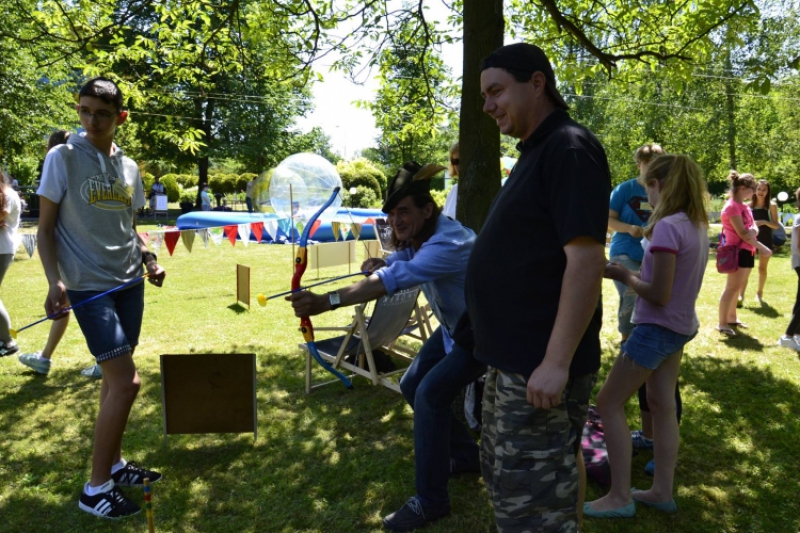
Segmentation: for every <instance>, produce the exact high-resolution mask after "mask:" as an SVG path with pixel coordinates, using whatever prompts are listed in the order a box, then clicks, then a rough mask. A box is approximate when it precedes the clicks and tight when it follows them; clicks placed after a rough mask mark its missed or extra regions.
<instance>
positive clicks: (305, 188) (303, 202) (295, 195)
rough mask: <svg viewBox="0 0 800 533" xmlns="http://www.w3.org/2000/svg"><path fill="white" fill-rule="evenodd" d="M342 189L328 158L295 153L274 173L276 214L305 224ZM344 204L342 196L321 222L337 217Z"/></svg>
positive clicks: (272, 196)
mask: <svg viewBox="0 0 800 533" xmlns="http://www.w3.org/2000/svg"><path fill="white" fill-rule="evenodd" d="M341 186H342V179H341V178H340V177H339V173H338V172H337V171H336V167H334V166H333V165H332V164H331V163H330V162H329V161H328V160H327V159H325V158H324V157H322V156H319V155H317V154H310V153H301V154H294V155H291V156H289V157H287V158H286V159H284V160H283V161H281V163H280V164H279V165H278V166H277V167H276V168H275V171H274V172H273V173H272V179H271V180H270V183H269V198H270V203H271V204H272V208H273V209H274V210H275V214H277V215H279V216H281V217H286V218H290V217H294V220H295V222H302V223H305V222H306V221H307V220H308V219H309V217H311V216H312V215H313V214H314V213H316V212H317V211H319V208H320V207H322V205H323V204H324V203H325V202H327V201H328V199H329V198H330V197H331V194H333V190H334V189H335V188H336V187H341ZM341 205H342V197H341V195H337V196H336V199H335V200H334V202H333V203H332V204H331V206H330V207H329V208H328V209H326V210H325V213H323V215H322V216H321V217H320V219H322V220H325V219H329V218H331V217H333V215H335V214H336V211H337V208H338V207H339V206H341Z"/></svg>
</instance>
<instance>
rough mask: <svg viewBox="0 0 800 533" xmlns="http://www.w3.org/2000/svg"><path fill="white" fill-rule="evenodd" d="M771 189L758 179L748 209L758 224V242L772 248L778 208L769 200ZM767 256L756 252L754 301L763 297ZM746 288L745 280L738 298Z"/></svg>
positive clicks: (742, 296)
mask: <svg viewBox="0 0 800 533" xmlns="http://www.w3.org/2000/svg"><path fill="white" fill-rule="evenodd" d="M771 198H772V190H771V189H770V186H769V182H768V181H767V180H759V181H758V185H757V186H756V193H755V194H754V195H753V197H752V198H751V199H750V211H752V212H753V220H755V222H756V225H757V226H758V237H756V238H757V239H758V242H760V243H761V244H763V245H764V246H766V247H767V248H769V249H770V250H772V248H773V246H772V230H774V229H778V208H777V206H776V205H775V203H774V202H773V201H772V200H771ZM768 264H769V257H765V256H763V255H762V254H760V253H759V254H758V292H756V302H758V303H759V304H760V303H761V299H762V298H763V297H764V284H765V283H766V282H767V265H768ZM745 290H747V282H745V286H744V288H742V294H741V296H740V300H744V291H745Z"/></svg>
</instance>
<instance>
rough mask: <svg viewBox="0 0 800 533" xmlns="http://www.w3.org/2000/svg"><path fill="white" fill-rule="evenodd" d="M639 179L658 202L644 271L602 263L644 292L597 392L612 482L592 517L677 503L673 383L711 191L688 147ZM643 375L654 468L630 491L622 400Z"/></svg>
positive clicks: (701, 258) (699, 278)
mask: <svg viewBox="0 0 800 533" xmlns="http://www.w3.org/2000/svg"><path fill="white" fill-rule="evenodd" d="M642 184H643V185H645V188H646V190H647V198H648V200H649V202H650V204H651V205H653V206H654V209H653V213H652V214H651V215H650V219H649V221H648V225H647V226H646V227H645V229H644V237H645V239H646V240H647V243H646V244H647V247H646V248H645V253H644V258H643V260H642V270H641V273H640V274H639V273H634V272H631V271H630V270H628V269H627V268H625V267H624V266H622V265H619V264H616V263H609V264H608V265H607V266H606V271H605V277H607V278H611V279H613V280H616V281H620V282H622V283H624V284H625V285H627V286H628V287H630V288H631V289H633V290H634V291H635V292H636V294H637V295H638V296H639V297H638V299H637V300H636V306H635V310H634V316H633V322H634V323H635V324H636V327H635V328H634V329H633V332H632V333H631V336H630V337H629V338H628V340H627V341H625V343H624V344H623V345H622V350H621V351H620V354H619V356H617V359H616V361H614V365H613V367H612V368H611V372H609V374H608V378H607V379H606V382H605V384H604V385H603V388H602V389H601V390H600V393H599V394H598V395H597V408H598V410H599V411H600V416H601V417H602V419H603V430H604V432H605V439H606V445H607V447H608V461H609V465H610V467H611V489H610V490H609V492H608V494H606V495H605V496H603V497H602V498H600V499H598V500H595V501H593V502H591V503H586V504H584V506H583V514H584V516H588V517H594V518H626V517H631V516H634V515H635V514H636V502H638V503H641V504H642V505H646V506H648V507H653V508H655V509H657V510H659V511H662V512H665V513H674V512H676V511H677V506H676V505H675V500H674V499H673V496H672V488H673V487H672V485H673V478H674V474H675V462H676V459H677V456H678V440H679V433H678V419H677V417H676V414H675V399H674V391H675V386H676V384H677V382H678V373H679V370H680V363H681V357H682V355H683V347H684V345H686V343H688V342H689V341H690V340H691V339H692V338H693V337H694V336H695V334H696V333H697V328H698V320H697V313H696V312H695V301H696V300H697V295H698V293H699V292H700V286H701V285H702V282H703V274H704V273H705V270H706V264H707V263H708V235H707V230H708V215H707V213H706V207H705V201H706V197H707V192H706V184H705V181H704V180H703V173H702V170H701V169H700V167H699V166H698V165H697V163H695V162H694V161H692V160H691V159H690V158H689V157H688V156H685V155H662V156H659V157H657V158H655V159H654V160H653V162H652V163H650V166H649V167H648V169H647V173H646V174H645V176H644V177H643V178H642ZM645 382H646V383H647V402H648V404H649V405H650V411H651V415H652V417H653V442H654V445H655V449H654V455H655V476H654V478H653V486H652V487H651V488H650V489H649V490H636V491H633V492H631V446H632V444H631V436H630V430H629V428H628V422H627V418H626V416H625V404H626V403H627V402H628V400H629V399H630V397H631V396H633V395H634V393H636V391H637V389H638V388H639V387H640V386H641V385H642V384H643V383H645Z"/></svg>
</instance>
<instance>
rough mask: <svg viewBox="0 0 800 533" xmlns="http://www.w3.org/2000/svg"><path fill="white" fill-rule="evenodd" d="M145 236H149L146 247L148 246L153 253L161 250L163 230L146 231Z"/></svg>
mask: <svg viewBox="0 0 800 533" xmlns="http://www.w3.org/2000/svg"><path fill="white" fill-rule="evenodd" d="M147 236H148V237H149V238H150V244H149V245H148V248H150V250H152V252H153V253H154V254H156V255H158V252H159V251H160V250H161V243H163V242H164V232H163V231H160V230H152V231H148V232H147Z"/></svg>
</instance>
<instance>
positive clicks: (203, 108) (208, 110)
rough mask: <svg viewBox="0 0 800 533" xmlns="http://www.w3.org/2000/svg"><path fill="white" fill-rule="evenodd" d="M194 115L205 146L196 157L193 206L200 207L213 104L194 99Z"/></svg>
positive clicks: (206, 164) (205, 181)
mask: <svg viewBox="0 0 800 533" xmlns="http://www.w3.org/2000/svg"><path fill="white" fill-rule="evenodd" d="M194 106H195V116H197V117H200V121H201V122H200V129H201V130H203V134H204V135H203V137H204V142H205V143H206V146H205V147H204V148H202V151H201V153H200V157H199V158H198V159H197V198H196V199H195V207H196V208H197V209H202V207H203V201H202V200H201V199H200V193H201V192H203V185H204V184H206V183H208V164H209V162H208V156H209V151H210V150H211V119H212V118H213V117H214V104H213V102H212V101H210V100H208V101H205V100H202V99H200V98H197V99H195V101H194Z"/></svg>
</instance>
